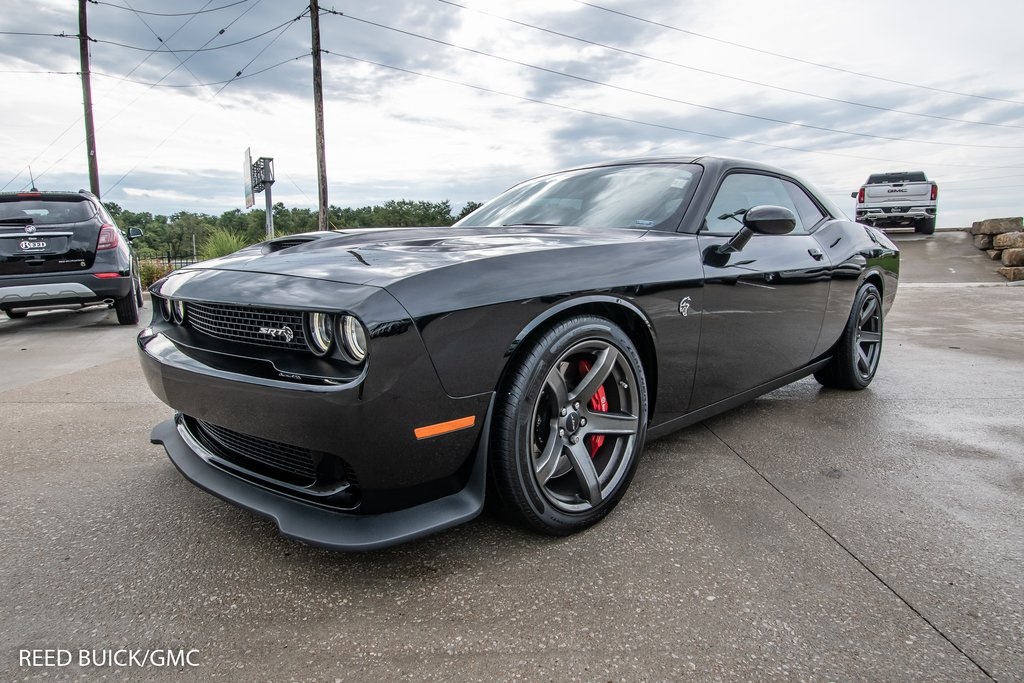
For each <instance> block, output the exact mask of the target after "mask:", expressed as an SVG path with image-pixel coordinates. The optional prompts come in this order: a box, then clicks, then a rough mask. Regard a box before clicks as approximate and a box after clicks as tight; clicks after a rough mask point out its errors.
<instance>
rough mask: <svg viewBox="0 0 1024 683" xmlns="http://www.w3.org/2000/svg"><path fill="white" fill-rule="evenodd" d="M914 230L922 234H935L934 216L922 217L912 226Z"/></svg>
mask: <svg viewBox="0 0 1024 683" xmlns="http://www.w3.org/2000/svg"><path fill="white" fill-rule="evenodd" d="M914 232H916V233H920V234H922V235H934V234H935V219H934V218H922V219H921V220H919V221H918V222H917V225H915V226H914Z"/></svg>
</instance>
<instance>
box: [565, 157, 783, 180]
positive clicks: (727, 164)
mask: <svg viewBox="0 0 1024 683" xmlns="http://www.w3.org/2000/svg"><path fill="white" fill-rule="evenodd" d="M630 164H700V165H702V166H709V167H713V168H719V169H721V168H745V169H752V170H757V171H767V172H769V173H780V174H782V175H786V176H792V175H793V174H792V173H789V172H787V171H783V170H782V169H781V168H778V167H777V166H771V165H769V164H764V163H761V162H759V161H751V160H750V159H739V158H735V157H726V156H717V155H713V154H695V155H678V154H673V155H666V156H645V157H627V158H623V159H607V160H605V161H599V162H595V163H591V164H583V165H581V166H576V167H574V168H571V169H566V170H577V169H583V168H600V167H602V166H628V165H630ZM545 175H547V174H545Z"/></svg>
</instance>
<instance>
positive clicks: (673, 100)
mask: <svg viewBox="0 0 1024 683" xmlns="http://www.w3.org/2000/svg"><path fill="white" fill-rule="evenodd" d="M323 13H324V14H333V15H336V16H340V17H344V18H347V19H351V20H352V21H357V22H360V23H363V24H367V25H369V26H375V27H377V28H382V29H384V30H387V31H393V32H395V33H400V34H402V35H406V36H410V37H413V38H419V39H421V40H426V41H429V42H432V43H436V44H438V45H444V46H446V47H451V48H455V49H458V50H463V51H465V52H469V53H472V54H475V55H480V56H483V57H488V58H490V59H496V60H499V61H502V62H506V63H509V64H515V65H517V66H523V67H526V68H529V69H535V70H537V71H541V72H544V73H548V74H552V75H555V76H561V77H563V78H571V79H573V80H576V81H580V82H582V83H589V84H591V85H596V86H600V87H603V88H611V89H613V90H618V91H620V92H627V93H630V94H633V95H641V96H644V97H651V98H654V99H657V100H661V101H663V102H671V103H673V104H682V105H685V106H689V107H696V108H698V109H704V110H706V111H714V112H718V113H720V114H731V115H733V116H741V117H743V118H748V119H754V120H758V121H765V122H769V123H778V124H781V125H784V126H795V127H798V128H806V129H808V130H816V131H820V132H824V133H837V134H840V135H852V136H856V137H862V138H869V139H873V140H885V141H887V142H909V143H915V144H921V145H937V146H942V147H971V148H978V149H1024V147H1018V146H1013V145H978V144H970V143H959V142H946V141H941V140H919V139H914V138H903V137H892V136H888V135H876V134H874V133H863V132H859V131H850V130H841V129H838V128H829V127H827V126H816V125H814V124H810V123H799V122H797V121H789V120H786V119H777V118H773V117H771V116H762V115H760V114H751V113H748V112H741V111H734V110H732V109H725V108H724V107H714V106H711V105H707V104H697V103H696V102H688V101H686V100H680V99H677V98H674V97H668V96H665V95H658V94H656V93H651V92H646V91H643V90H637V89H634V88H627V87H625V86H621V85H615V84H613V83H606V82H604V81H599V80H596V79H593V78H586V77H584V76H578V75H576V74H571V73H567V72H564V71H558V70H556V69H549V68H547V67H543V66H538V65H536V64H530V63H529V62H522V61H519V60H516V59H511V58H509V57H502V56H500V55H495V54H492V53H490V52H485V51H483V50H477V49H474V48H470V47H465V46H462V45H456V44H455V43H449V42H447V41H444V40H440V39H437V38H431V37H429V36H424V35H421V34H419V33H415V32H412V31H406V30H404V29H400V28H396V27H394V26H388V25H386V24H381V23H378V22H375V21H370V20H368V19H362V18H360V17H356V16H354V15H351V14H343V13H341V12H336V11H334V10H323Z"/></svg>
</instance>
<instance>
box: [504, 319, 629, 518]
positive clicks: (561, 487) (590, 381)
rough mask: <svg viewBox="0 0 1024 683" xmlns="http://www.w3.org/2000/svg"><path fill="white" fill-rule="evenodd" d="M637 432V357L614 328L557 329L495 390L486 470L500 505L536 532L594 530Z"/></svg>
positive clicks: (576, 324) (619, 483)
mask: <svg viewBox="0 0 1024 683" xmlns="http://www.w3.org/2000/svg"><path fill="white" fill-rule="evenodd" d="M646 434H647V381H646V377H645V375H644V369H643V364H642V363H641V361H640V355H639V354H638V353H637V350H636V347H635V345H634V344H633V342H632V340H630V338H629V336H628V335H627V334H626V333H625V332H623V331H622V329H621V328H619V327H618V326H617V325H615V324H614V323H612V322H610V321H608V320H605V319H604V318H599V317H596V316H591V315H582V316H577V317H574V318H570V319H568V320H564V321H562V322H559V323H557V324H556V325H554V326H553V327H551V328H550V329H549V330H547V331H546V332H544V333H543V334H542V335H541V336H540V338H538V339H537V340H536V341H535V342H533V343H532V344H531V345H530V346H529V347H527V348H526V349H525V350H524V351H523V353H522V354H521V355H520V356H518V357H517V358H516V359H514V360H513V364H512V366H510V368H509V371H508V374H507V376H506V378H505V379H504V381H503V385H502V386H501V388H500V393H499V398H498V402H497V404H496V406H495V413H494V428H493V431H492V433H491V456H490V472H491V478H492V483H493V485H494V490H495V491H496V492H497V494H498V498H499V501H500V503H501V505H502V507H503V508H504V509H505V511H506V512H507V513H509V514H510V515H511V516H512V517H514V518H516V519H518V520H519V521H521V522H523V523H525V524H526V525H528V526H530V527H532V528H533V529H536V530H538V531H542V532H544V533H548V534H552V535H557V536H564V535H567V534H571V533H573V532H576V531H579V530H581V529H584V528H586V527H588V526H590V525H592V524H595V523H596V522H598V521H599V520H600V519H602V518H603V517H604V516H605V515H607V514H608V513H609V512H610V511H611V510H612V508H614V507H615V505H616V504H617V503H618V502H619V500H620V499H621V498H622V496H623V494H624V493H625V492H626V489H627V488H628V487H629V483H630V481H632V479H633V473H634V471H635V470H636V465H637V461H638V459H639V455H640V452H641V451H642V450H643V445H644V438H645V436H646Z"/></svg>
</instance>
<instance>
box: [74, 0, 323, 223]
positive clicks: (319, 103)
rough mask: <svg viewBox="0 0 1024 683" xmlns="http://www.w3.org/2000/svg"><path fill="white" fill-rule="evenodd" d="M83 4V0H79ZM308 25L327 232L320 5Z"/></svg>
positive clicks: (315, 1)
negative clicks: (310, 36)
mask: <svg viewBox="0 0 1024 683" xmlns="http://www.w3.org/2000/svg"><path fill="white" fill-rule="evenodd" d="M80 1H81V2H85V0H80ZM309 25H310V28H311V30H312V33H313V38H312V50H313V113H314V116H315V118H316V178H317V190H318V192H317V194H318V195H319V197H320V221H319V223H318V229H319V230H327V160H326V158H325V156H324V83H323V75H322V74H321V71H320V3H319V0H310V2H309Z"/></svg>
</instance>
